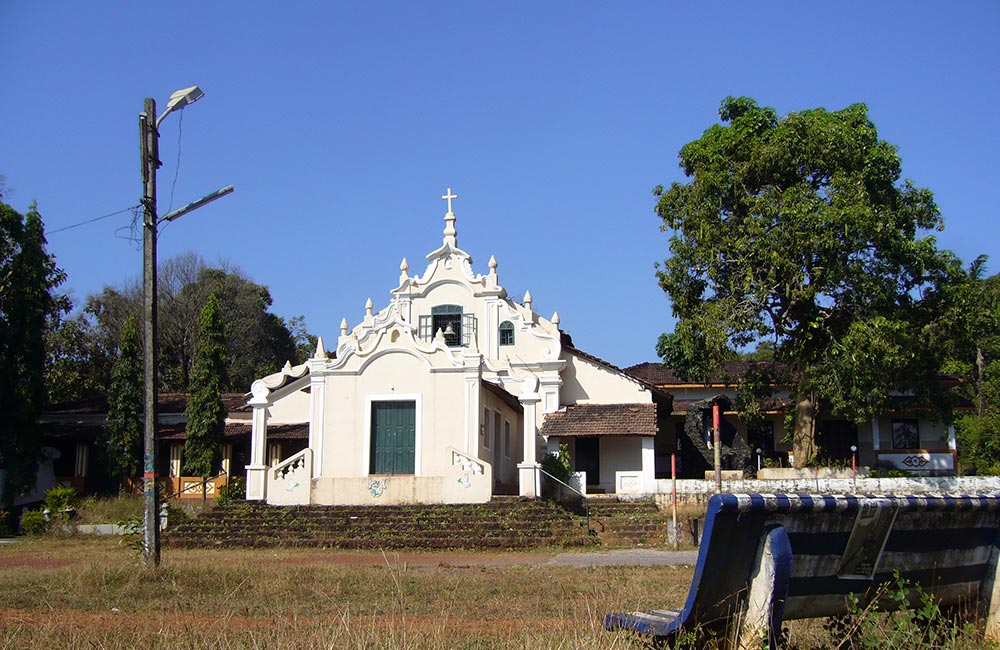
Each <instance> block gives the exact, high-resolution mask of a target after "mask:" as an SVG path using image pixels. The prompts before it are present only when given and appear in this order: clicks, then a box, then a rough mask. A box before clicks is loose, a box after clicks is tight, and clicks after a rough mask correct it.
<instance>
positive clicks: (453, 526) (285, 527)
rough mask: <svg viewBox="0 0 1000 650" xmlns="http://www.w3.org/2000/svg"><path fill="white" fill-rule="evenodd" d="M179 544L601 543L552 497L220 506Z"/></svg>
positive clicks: (176, 533) (177, 536) (178, 534)
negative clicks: (431, 502)
mask: <svg viewBox="0 0 1000 650" xmlns="http://www.w3.org/2000/svg"><path fill="white" fill-rule="evenodd" d="M164 543H165V544H166V545H174V546H195V547H197V546H202V547H213V546H266V547H273V546H288V547H292V546H303V547H334V548H355V549H364V548H371V549H375V548H469V549H473V548H533V547H544V546H581V545H585V544H588V543H593V540H592V539H591V538H589V537H588V535H587V533H586V528H585V525H584V520H583V518H582V517H580V516H578V515H575V514H573V513H570V512H569V511H567V510H565V509H563V508H561V507H559V506H557V505H555V504H552V503H549V502H544V501H536V500H525V499H517V500H515V499H504V500H498V501H494V502H490V503H486V504H481V505H451V506H441V505H434V506H418V505H411V506H373V507H362V506H358V507H350V506H292V507H271V506H266V505H260V504H250V503H236V504H231V505H228V506H219V507H216V508H214V509H213V510H211V511H209V512H206V513H204V514H203V515H202V516H201V517H199V518H198V519H195V520H191V521H188V522H184V523H182V524H179V525H177V526H176V527H172V528H170V529H168V530H167V532H166V533H165V535H164Z"/></svg>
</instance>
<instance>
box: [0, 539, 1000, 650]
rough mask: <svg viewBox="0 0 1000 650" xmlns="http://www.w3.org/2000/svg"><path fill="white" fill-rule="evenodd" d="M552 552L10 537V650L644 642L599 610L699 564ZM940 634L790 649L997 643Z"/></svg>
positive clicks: (0, 593) (646, 604)
mask: <svg viewBox="0 0 1000 650" xmlns="http://www.w3.org/2000/svg"><path fill="white" fill-rule="evenodd" d="M556 553H557V551H544V550H543V551H538V552H531V553H504V552H496V553H469V552H442V553H387V554H382V553H378V552H344V551H326V550H316V549H310V550H307V549H295V550H284V549H278V550H276V549H251V550H247V549H242V550H187V549H172V548H167V549H164V553H163V561H162V564H161V566H160V568H159V569H158V570H151V569H148V568H146V567H145V565H144V564H143V563H142V561H141V559H140V558H139V556H138V555H137V553H136V550H135V549H134V548H132V547H129V546H128V545H125V544H122V543H120V541H119V540H118V539H117V538H86V537H77V536H62V537H60V536H55V535H49V536H43V537H35V538H20V539H19V540H18V541H17V542H16V543H13V544H0V650H2V649H4V648H38V647H50V648H108V649H111V648H137V647H142V648H178V647H183V648H192V649H201V648H217V649H221V650H228V649H235V648H278V649H281V648H348V649H353V648H357V649H361V648H365V649H369V648H370V649H382V648H385V649H404V648H414V649H417V648H420V649H423V648H429V649H431V650H433V649H436V648H462V649H469V650H473V649H475V650H482V649H487V648H579V649H584V650H586V649H591V648H612V649H616V648H621V649H628V648H644V647H648V645H647V644H646V643H644V642H643V641H642V640H641V639H637V638H633V637H630V636H628V635H626V634H620V633H609V632H606V631H604V630H603V627H602V622H603V618H604V615H605V614H606V613H608V612H614V611H634V610H637V609H659V608H664V607H675V608H679V607H680V606H681V605H682V604H683V602H684V599H685V596H686V594H687V590H688V587H689V585H690V581H691V575H692V568H691V567H654V568H641V567H591V568H569V567H553V566H546V565H545V564H544V562H545V560H546V559H548V558H549V557H551V556H553V555H555V554H556ZM935 618H939V617H937V616H935ZM935 629H937V628H935ZM942 629H943V630H944V631H943V632H941V633H940V635H939V636H938V637H936V638H934V639H932V638H931V633H932V632H933V634H939V632H938V631H932V632H928V631H927V628H926V627H922V626H919V625H916V624H914V623H913V621H908V620H905V618H901V617H900V615H898V614H897V615H894V617H887V616H885V615H878V616H874V617H872V616H863V617H861V618H859V619H858V620H857V621H856V622H855V623H852V624H849V626H848V627H843V626H842V627H841V628H839V630H837V629H833V628H832V627H831V626H830V625H826V626H824V621H820V620H814V621H793V622H792V624H791V625H790V626H789V629H788V632H789V634H790V636H789V638H788V642H787V645H786V647H788V648H793V649H800V650H804V649H806V648H814V649H820V648H822V649H824V650H832V649H833V648H845V649H846V648H872V649H874V648H878V649H879V650H888V649H890V648H928V649H930V648H935V649H936V648H950V649H953V650H965V649H969V650H972V649H973V648H982V647H991V648H996V647H997V646H995V645H993V646H985V645H984V643H983V641H982V638H981V636H980V634H979V632H978V631H977V630H976V629H975V626H974V625H967V626H964V627H958V628H942ZM845 630H846V632H845ZM684 647H690V648H701V647H704V644H702V643H700V642H694V643H691V644H689V645H685V646H684Z"/></svg>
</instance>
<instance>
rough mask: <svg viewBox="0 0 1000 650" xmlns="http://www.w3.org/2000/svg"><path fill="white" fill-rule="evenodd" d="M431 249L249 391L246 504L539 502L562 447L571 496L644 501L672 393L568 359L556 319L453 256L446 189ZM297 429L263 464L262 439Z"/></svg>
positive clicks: (576, 357) (589, 359)
mask: <svg viewBox="0 0 1000 650" xmlns="http://www.w3.org/2000/svg"><path fill="white" fill-rule="evenodd" d="M442 198H443V199H445V200H446V201H447V205H448V209H447V212H446V214H445V217H444V221H445V228H444V234H443V240H442V244H441V246H440V247H439V248H438V249H436V250H434V251H432V252H431V253H429V254H428V255H427V267H426V270H424V272H423V273H422V274H420V275H411V274H410V266H409V264H408V262H407V261H406V259H405V258H404V259H403V261H402V263H401V265H400V275H399V285H398V286H397V287H396V288H394V289H392V290H391V291H390V296H391V297H390V299H389V303H388V305H387V306H386V307H384V308H382V309H380V310H378V311H376V310H375V309H374V306H373V304H372V301H371V300H370V299H369V301H368V303H367V304H366V306H365V313H364V317H363V318H361V319H360V322H359V323H358V324H356V325H355V326H354V327H349V326H348V323H347V321H346V319H345V320H344V321H342V322H341V326H340V336H339V337H338V339H337V345H336V349H335V350H334V351H333V352H329V351H328V350H327V349H326V347H325V345H324V343H323V340H322V339H320V341H319V344H318V345H317V349H316V352H315V353H314V355H313V357H312V358H310V359H309V360H308V361H307V362H306V363H304V364H302V365H299V366H294V367H293V366H291V365H290V364H286V366H285V367H284V368H283V369H282V370H281V371H280V372H278V373H275V374H273V375H270V376H267V377H264V378H262V379H259V380H257V381H255V382H254V383H253V385H252V387H251V398H250V400H249V405H250V407H251V409H252V414H253V415H252V434H251V448H250V463H249V464H248V465H247V466H246V472H247V498H248V499H251V500H261V501H266V502H268V503H271V504H309V503H312V504H331V505H333V504H360V505H367V504H380V503H386V504H388V503H476V502H484V501H487V500H489V499H490V498H491V497H492V496H493V495H494V494H518V495H522V496H527V497H533V496H538V495H539V493H540V485H541V481H542V472H541V469H540V464H539V461H540V459H541V458H542V456H543V454H545V453H549V452H550V451H556V450H558V448H559V445H560V444H561V443H564V444H566V447H567V448H568V450H569V452H570V455H571V457H572V458H573V459H574V463H575V469H576V470H577V471H578V472H582V474H580V477H581V487H584V486H585V487H586V489H588V490H590V491H605V492H615V491H618V490H619V489H625V490H627V491H632V492H637V491H646V492H652V491H655V473H654V441H655V438H656V435H657V433H658V431H659V430H660V429H662V428H663V423H664V422H665V418H666V417H667V416H668V415H669V413H670V409H671V403H670V402H671V398H670V396H669V395H668V394H666V393H664V392H662V391H660V390H658V389H657V388H655V387H654V386H652V385H651V384H649V383H646V382H644V381H643V380H641V379H638V378H635V377H632V376H630V375H628V374H626V373H625V372H623V371H622V370H620V369H619V368H616V367H614V366H613V365H611V364H609V363H607V362H604V361H602V360H601V359H599V358H597V357H594V356H592V355H589V354H586V353H584V352H582V351H580V350H577V349H576V348H575V347H573V345H572V341H571V339H570V338H569V337H568V335H566V334H565V333H564V332H562V331H561V330H560V327H559V325H560V322H559V315H558V313H555V314H553V315H552V316H551V317H550V318H543V317H542V316H540V315H539V314H537V313H535V312H534V311H533V310H532V299H531V294H530V292H529V293H526V294H525V296H524V299H523V300H522V301H521V302H517V301H515V300H512V299H511V298H510V297H509V296H508V295H507V292H506V291H505V289H504V288H503V286H502V285H501V284H500V279H499V275H498V264H497V261H496V259H495V258H492V257H491V258H490V260H489V263H488V265H487V270H486V272H485V273H477V272H476V271H475V270H474V268H473V260H472V257H471V256H470V255H469V254H468V253H466V252H465V251H463V250H462V249H460V248H459V247H458V237H457V230H456V228H455V223H456V216H455V213H454V212H453V210H452V200H453V199H455V198H457V197H456V196H455V195H454V194H452V192H451V190H450V189H449V191H448V193H447V194H446V195H445V196H443V197H442ZM289 426H298V427H305V428H307V429H308V440H307V442H306V444H305V445H304V447H303V448H301V449H299V450H298V451H296V452H295V453H292V454H291V455H289V456H287V457H280V455H275V454H274V453H273V449H274V446H273V445H269V440H268V431H269V429H271V430H280V429H282V428H287V427H289Z"/></svg>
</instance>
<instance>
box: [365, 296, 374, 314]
mask: <svg viewBox="0 0 1000 650" xmlns="http://www.w3.org/2000/svg"><path fill="white" fill-rule="evenodd" d="M373 306H374V305H373V304H372V299H371V298H369V299H368V300H366V301H365V318H371V317H372V307H373Z"/></svg>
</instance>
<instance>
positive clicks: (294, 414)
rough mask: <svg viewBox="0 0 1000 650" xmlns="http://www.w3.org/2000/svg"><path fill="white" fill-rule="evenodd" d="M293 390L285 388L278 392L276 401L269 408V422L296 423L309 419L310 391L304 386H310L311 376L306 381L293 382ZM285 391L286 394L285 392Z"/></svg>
mask: <svg viewBox="0 0 1000 650" xmlns="http://www.w3.org/2000/svg"><path fill="white" fill-rule="evenodd" d="M292 386H293V387H294V389H293V390H289V389H288V388H285V389H284V391H281V392H279V393H278V397H277V398H276V399H275V401H274V403H273V404H271V406H269V407H268V409H267V423H268V424H269V425H270V424H295V423H298V422H308V421H309V393H306V392H304V391H303V390H302V388H308V386H309V378H308V376H307V377H306V380H305V382H302V381H301V380H300V381H297V382H295V383H294V384H292ZM283 393H284V394H283Z"/></svg>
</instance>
